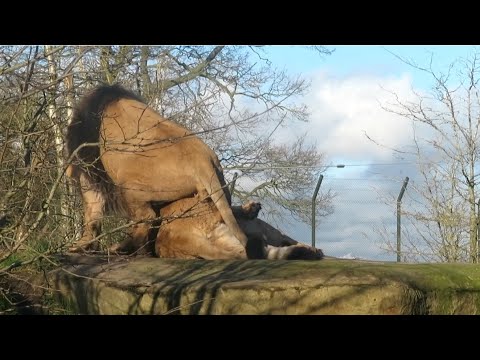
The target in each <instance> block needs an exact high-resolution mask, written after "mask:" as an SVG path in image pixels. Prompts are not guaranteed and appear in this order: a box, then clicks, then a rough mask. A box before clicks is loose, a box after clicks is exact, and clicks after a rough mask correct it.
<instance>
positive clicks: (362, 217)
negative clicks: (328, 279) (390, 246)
mask: <svg viewBox="0 0 480 360" xmlns="http://www.w3.org/2000/svg"><path fill="white" fill-rule="evenodd" d="M328 47H329V48H330V49H335V52H333V54H332V55H329V56H320V55H319V54H318V53H316V52H315V51H313V50H311V49H308V48H306V47H304V46H270V47H267V48H266V50H265V51H266V56H267V58H268V59H269V60H270V61H271V62H272V64H273V65H274V66H276V67H278V68H285V70H286V71H287V72H288V73H290V74H292V75H294V74H301V75H303V77H304V78H306V79H307V80H309V81H310V82H311V88H310V91H309V93H308V94H307V95H306V96H305V97H304V98H303V99H302V101H304V102H305V103H306V104H307V106H308V107H309V110H310V113H311V116H310V122H309V123H307V124H296V125H295V126H292V128H290V129H284V130H279V132H278V133H277V136H278V139H280V140H279V141H284V140H285V139H288V136H291V134H293V133H295V134H300V133H302V132H304V133H307V134H308V137H307V140H309V141H312V142H315V143H316V144H317V148H318V150H319V151H320V152H322V153H325V154H326V158H327V161H326V163H327V164H339V163H342V164H346V165H347V166H346V167H345V168H344V169H337V168H334V167H333V168H329V169H328V170H327V171H326V173H325V179H324V182H323V184H322V188H325V189H327V188H331V189H333V190H334V191H336V192H337V193H338V197H337V199H336V200H335V212H334V214H333V215H332V216H330V217H329V218H327V219H323V220H322V221H321V223H320V224H319V226H318V227H317V231H316V234H317V236H316V238H317V240H316V241H317V243H318V244H319V247H321V248H322V249H323V250H324V251H325V253H326V254H327V255H332V256H337V257H342V256H357V257H362V258H367V259H372V260H391V261H394V260H395V255H394V254H392V253H390V254H387V253H385V252H382V250H381V247H382V246H383V245H382V241H383V240H382V237H381V236H379V235H378V234H379V233H380V232H382V231H384V233H385V234H387V237H389V238H390V239H391V238H393V237H394V236H395V230H396V226H395V219H396V213H395V202H394V201H391V200H389V201H390V203H388V204H385V200H382V199H385V198H391V199H396V196H397V195H398V191H399V190H400V188H401V184H402V183H403V180H404V179H405V176H409V177H410V183H409V187H413V186H415V185H416V184H417V183H416V181H417V178H418V176H417V174H416V170H415V166H414V165H413V164H412V163H408V160H405V161H403V160H401V159H400V160H399V159H398V158H395V156H394V154H393V152H392V151H391V150H389V149H386V148H381V147H379V146H377V145H375V144H373V143H372V142H371V141H369V140H368V139H367V138H366V136H365V133H367V134H368V135H369V136H371V137H373V138H375V139H376V140H378V142H380V143H382V144H384V145H386V146H389V147H392V148H403V147H406V146H409V145H410V144H411V143H412V132H411V126H410V123H409V120H408V119H405V118H401V117H399V116H395V115H392V114H391V113H388V112H386V111H384V110H383V109H382V108H381V106H380V104H382V105H385V104H389V102H390V101H391V100H392V95H391V94H390V93H388V92H387V91H386V90H388V91H391V92H394V93H395V94H397V95H398V96H399V98H401V99H402V100H405V101H415V99H416V98H415V96H414V94H413V93H412V90H415V92H417V93H425V92H427V91H429V90H430V89H431V87H432V86H433V80H432V77H431V76H430V75H428V74H426V73H425V72H422V71H420V70H416V69H414V68H412V67H411V66H409V65H407V64H405V63H403V62H402V61H401V60H399V59H398V58H397V57H395V56H394V55H392V53H395V54H397V55H398V56H400V57H403V58H406V59H408V60H409V61H412V62H415V63H417V64H419V65H421V66H428V65H429V62H430V59H431V55H432V54H433V62H432V67H433V69H434V70H435V71H436V72H441V71H445V70H446V69H447V68H448V65H449V64H450V63H452V62H453V61H455V60H457V59H459V58H462V57H463V58H465V57H467V56H468V55H471V54H472V53H473V52H475V51H478V50H479V49H478V48H476V47H474V46H428V45H425V46H422V45H416V46H370V45H368V46H361V45H356V46H344V45H342V46H328ZM292 129H294V130H295V131H293V130H292ZM282 131H283V132H282ZM362 164H365V165H366V166H358V165H362ZM368 164H380V165H375V166H374V165H368ZM382 164H383V165H382ZM348 165H355V166H348ZM312 192H313V189H312ZM412 194H413V191H411V192H409V191H408V188H407V191H406V194H405V202H407V201H408V200H409V197H411V196H413V195H412ZM384 224H386V225H385V228H383V229H382V226H384ZM274 225H277V226H280V229H281V230H283V231H285V232H286V233H287V234H289V235H290V236H292V237H294V238H295V239H297V240H299V241H302V242H305V243H310V231H311V230H310V227H309V226H308V225H305V224H298V223H294V224H290V225H288V226H287V225H286V224H285V225H284V227H283V228H281V227H282V224H274Z"/></svg>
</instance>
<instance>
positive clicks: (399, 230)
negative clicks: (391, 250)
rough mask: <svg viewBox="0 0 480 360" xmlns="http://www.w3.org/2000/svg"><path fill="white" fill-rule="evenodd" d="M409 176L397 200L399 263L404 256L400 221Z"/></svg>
mask: <svg viewBox="0 0 480 360" xmlns="http://www.w3.org/2000/svg"><path fill="white" fill-rule="evenodd" d="M408 180H409V179H408V176H407V177H406V178H405V180H404V181H403V185H402V189H401V190H400V194H398V198H397V262H400V261H401V257H402V256H401V255H402V248H401V244H402V242H401V241H402V236H401V229H400V221H401V214H400V213H401V204H402V197H403V193H404V192H405V189H406V188H407V184H408Z"/></svg>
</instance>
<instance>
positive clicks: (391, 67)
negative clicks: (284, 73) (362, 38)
mask: <svg viewBox="0 0 480 360" xmlns="http://www.w3.org/2000/svg"><path fill="white" fill-rule="evenodd" d="M327 48H329V49H335V52H334V53H333V54H332V55H330V56H324V57H321V56H319V55H318V53H316V52H315V51H313V50H311V49H309V48H307V47H305V46H298V45H285V46H280V45H275V46H269V47H268V48H267V49H266V51H267V54H268V59H270V60H271V61H272V63H273V64H274V65H276V66H278V67H280V68H282V67H285V68H286V69H287V70H288V71H289V72H292V73H302V74H305V75H307V74H308V73H311V72H314V71H318V70H325V71H329V72H332V73H333V74H335V75H336V76H341V77H343V76H351V75H353V74H359V73H360V74H370V75H380V76H387V75H394V74H402V73H404V72H408V73H411V74H412V75H414V76H413V80H414V82H413V85H414V86H415V87H421V88H426V87H428V86H430V85H431V82H430V80H429V78H428V76H426V75H425V74H424V73H423V72H421V71H418V70H415V69H412V68H411V67H410V66H408V65H406V64H404V63H403V62H402V61H400V60H399V59H397V58H396V57H395V56H393V55H392V54H391V53H389V51H390V52H392V53H394V54H397V55H399V56H401V57H404V58H408V59H412V60H414V61H415V62H417V63H418V64H428V62H429V60H430V56H431V55H432V54H433V56H434V57H433V60H434V63H433V66H434V69H445V66H447V65H448V64H450V63H451V62H453V61H455V59H457V58H459V57H465V56H467V55H468V54H470V53H472V51H473V50H474V49H475V47H474V46H460V45H448V46H447V45H445V46H428V45H395V46H389V45H339V46H335V45H329V46H327Z"/></svg>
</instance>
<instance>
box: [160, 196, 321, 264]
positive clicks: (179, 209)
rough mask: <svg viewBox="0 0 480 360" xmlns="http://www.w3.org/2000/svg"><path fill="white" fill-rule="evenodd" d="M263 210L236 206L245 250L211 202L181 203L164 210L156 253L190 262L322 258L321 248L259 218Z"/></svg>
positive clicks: (256, 206)
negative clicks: (199, 260) (245, 241)
mask: <svg viewBox="0 0 480 360" xmlns="http://www.w3.org/2000/svg"><path fill="white" fill-rule="evenodd" d="M260 208H261V207H260V204H258V203H255V202H248V203H247V204H245V205H243V206H241V207H240V206H238V207H233V213H234V214H235V217H236V219H237V221H238V223H239V225H240V227H241V228H242V230H243V231H244V232H245V234H246V235H247V237H248V243H247V246H246V248H245V247H244V246H243V245H241V244H240V242H239V241H238V239H236V238H235V236H234V235H233V233H232V232H231V231H230V230H229V228H228V227H227V226H225V224H224V222H223V220H222V217H221V216H220V214H219V212H218V210H217V208H216V207H215V206H214V204H213V203H212V201H210V200H209V199H205V200H202V199H201V198H200V196H194V197H190V198H185V199H181V200H178V201H176V202H174V203H172V204H169V205H168V206H166V207H164V208H163V209H162V210H161V216H162V218H163V220H162V223H161V225H160V228H159V231H158V234H157V239H156V242H155V253H156V255H157V256H159V257H166V258H187V259H188V258H202V259H246V258H252V259H253V258H254V259H272V260H273V259H305V260H320V259H322V258H323V253H322V251H321V250H320V249H315V248H312V247H310V246H308V245H304V244H301V243H298V242H297V241H295V240H293V239H291V238H289V237H288V236H286V235H284V234H282V233H281V232H280V231H278V230H277V229H275V228H274V227H272V226H271V225H269V224H267V223H266V222H264V221H263V220H261V219H258V218H257V215H258V211H259V210H260ZM249 249H250V251H249Z"/></svg>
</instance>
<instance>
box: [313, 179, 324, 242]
mask: <svg viewBox="0 0 480 360" xmlns="http://www.w3.org/2000/svg"><path fill="white" fill-rule="evenodd" d="M322 181H323V175H320V177H319V178H318V182H317V187H316V188H315V192H314V193H313V197H312V247H315V225H316V224H315V206H316V204H315V200H317V194H318V190H319V189H320V185H321V184H322Z"/></svg>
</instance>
